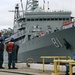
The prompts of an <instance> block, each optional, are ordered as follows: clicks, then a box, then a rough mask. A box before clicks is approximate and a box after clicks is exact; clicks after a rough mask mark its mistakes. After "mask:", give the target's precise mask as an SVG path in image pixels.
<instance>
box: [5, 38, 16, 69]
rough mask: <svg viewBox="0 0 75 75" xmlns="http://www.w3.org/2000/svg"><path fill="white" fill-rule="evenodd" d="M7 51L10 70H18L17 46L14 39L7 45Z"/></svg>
mask: <svg viewBox="0 0 75 75" xmlns="http://www.w3.org/2000/svg"><path fill="white" fill-rule="evenodd" d="M6 51H7V52H8V69H11V66H12V69H17V68H16V67H15V62H16V61H15V60H16V45H15V40H14V38H11V39H10V42H8V44H7V45H6Z"/></svg>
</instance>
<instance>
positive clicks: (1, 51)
mask: <svg viewBox="0 0 75 75" xmlns="http://www.w3.org/2000/svg"><path fill="white" fill-rule="evenodd" d="M3 54H4V44H3V38H2V37H0V69H4V67H2V65H3V56H4V55H3Z"/></svg>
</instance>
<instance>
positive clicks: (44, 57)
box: [41, 56, 71, 72]
mask: <svg viewBox="0 0 75 75" xmlns="http://www.w3.org/2000/svg"><path fill="white" fill-rule="evenodd" d="M41 58H42V62H43V68H42V71H43V72H45V70H44V63H45V59H46V58H50V59H54V60H56V59H58V60H60V59H61V58H68V59H70V60H71V57H70V56H41ZM58 64H60V63H58Z"/></svg>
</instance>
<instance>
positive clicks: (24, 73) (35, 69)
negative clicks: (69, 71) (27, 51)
mask: <svg viewBox="0 0 75 75" xmlns="http://www.w3.org/2000/svg"><path fill="white" fill-rule="evenodd" d="M40 66H41V67H40ZM48 66H49V70H45V72H43V71H42V65H41V64H30V67H27V65H26V63H16V67H17V68H18V69H8V67H7V63H4V64H3V67H5V69H0V75H52V73H53V71H54V70H53V69H52V68H53V65H48ZM50 68H51V70H50ZM62 75H65V73H63V74H62Z"/></svg>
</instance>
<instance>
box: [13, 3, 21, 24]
mask: <svg viewBox="0 0 75 75" xmlns="http://www.w3.org/2000/svg"><path fill="white" fill-rule="evenodd" d="M19 16H20V14H19V5H18V4H16V6H15V14H14V23H15V22H17V19H18V18H19Z"/></svg>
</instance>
